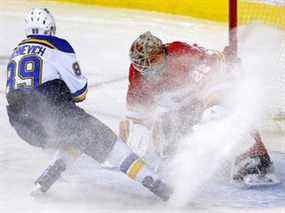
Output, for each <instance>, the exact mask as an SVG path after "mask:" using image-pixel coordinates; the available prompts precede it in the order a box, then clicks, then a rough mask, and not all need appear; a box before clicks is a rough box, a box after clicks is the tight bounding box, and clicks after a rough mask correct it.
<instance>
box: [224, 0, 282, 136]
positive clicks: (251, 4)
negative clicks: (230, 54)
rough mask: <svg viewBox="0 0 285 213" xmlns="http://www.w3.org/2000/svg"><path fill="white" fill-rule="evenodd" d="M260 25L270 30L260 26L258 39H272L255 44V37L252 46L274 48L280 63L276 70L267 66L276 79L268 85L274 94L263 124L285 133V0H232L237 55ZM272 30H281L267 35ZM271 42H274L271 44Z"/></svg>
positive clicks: (276, 61)
mask: <svg viewBox="0 0 285 213" xmlns="http://www.w3.org/2000/svg"><path fill="white" fill-rule="evenodd" d="M261 25H262V26H263V27H264V26H266V27H267V28H268V29H270V30H271V31H262V30H260V32H259V33H260V34H259V35H258V34H257V35H256V37H255V39H256V40H258V38H259V37H260V38H262V37H266V36H267V38H268V39H271V40H269V41H266V40H263V41H265V42H259V43H258V42H257V43H256V44H254V41H253V42H252V43H253V44H252V48H256V46H259V48H263V47H262V45H264V48H263V50H262V51H267V52H268V53H269V52H270V51H274V54H275V55H276V57H275V58H274V64H278V66H279V69H277V70H268V72H270V77H271V78H272V79H273V80H272V81H270V84H271V85H269V86H270V89H271V92H270V96H272V97H271V98H270V103H267V109H266V113H265V115H264V119H263V120H264V122H263V123H262V125H261V126H262V130H264V131H266V132H274V133H285V0H229V29H230V31H229V44H230V46H231V47H232V48H233V50H234V51H235V52H236V55H237V56H238V57H239V56H240V55H241V54H242V48H243V47H242V44H243V43H244V42H245V40H250V39H249V38H248V37H250V34H251V33H252V32H253V31H258V30H259V29H258V27H257V26H259V28H260V26H261ZM256 29H257V30H256ZM272 30H274V32H278V36H277V37H270V35H265V34H267V33H271V32H272ZM275 38H276V39H275ZM270 42H272V46H270V45H268V43H270ZM265 43H267V44H265ZM254 45H255V46H254ZM273 47H274V50H273Z"/></svg>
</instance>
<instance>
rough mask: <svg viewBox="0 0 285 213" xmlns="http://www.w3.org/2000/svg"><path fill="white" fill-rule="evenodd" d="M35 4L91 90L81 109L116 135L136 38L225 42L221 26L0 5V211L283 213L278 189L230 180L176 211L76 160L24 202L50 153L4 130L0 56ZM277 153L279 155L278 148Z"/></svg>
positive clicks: (204, 188)
mask: <svg viewBox="0 0 285 213" xmlns="http://www.w3.org/2000/svg"><path fill="white" fill-rule="evenodd" d="M36 6H45V7H48V8H49V9H50V10H51V11H52V13H53V14H54V16H55V19H56V21H57V29H58V34H57V35H58V36H60V37H64V38H66V39H68V40H69V41H70V43H71V44H72V45H73V47H74V48H75V50H76V52H77V56H78V59H79V62H80V64H81V67H82V70H83V72H84V73H85V74H86V76H87V77H88V79H89V85H90V89H89V94H88V97H87V100H86V101H85V102H84V103H82V104H81V106H82V107H83V108H84V109H86V110H87V111H88V112H90V113H91V114H94V115H95V116H97V117H98V118H100V119H102V121H104V122H105V123H106V124H108V125H109V126H110V127H111V128H113V129H114V130H115V131H117V125H118V121H119V119H120V118H123V117H124V112H125V95H126V90H127V75H128V66H129V60H128V49H129V46H130V44H131V42H132V41H133V40H134V39H135V38H136V37H137V36H138V35H139V34H141V33H142V32H144V31H147V30H151V31H152V32H153V34H155V35H157V36H159V37H160V38H161V39H162V40H163V41H164V42H169V41H173V40H182V41H185V42H189V43H193V42H197V43H199V44H200V45H202V46H206V47H208V48H212V49H220V50H221V49H222V48H223V47H224V46H225V44H226V41H227V31H226V27H225V26H222V25H215V24H213V23H211V22H201V21H198V20H194V19H188V18H183V17H175V16H167V15H161V14H155V13H145V12H144V13H142V12H130V11H127V10H111V9H103V8H97V7H85V6H78V5H69V4H66V5H62V4H56V3H46V2H45V3H40V2H39V1H24V0H23V1H20V0H19V1H16V0H8V1H6V0H0V51H1V52H0V60H1V61H0V69H1V72H0V96H1V97H0V102H1V104H0V113H1V116H0V126H1V131H0V138H1V140H0V147H1V148H0V174H1V175H0V212H9V213H14V212H19V213H20V212H21V213H23V212H32V213H34V212H37V213H44V212H51V213H57V212H58V213H64V212H68V213H78V212H93V213H99V212H151V213H154V212H165V213H167V212H191V211H192V212H243V211H248V212H259V211H262V212H284V211H285V204H284V199H285V187H284V185H283V184H282V185H280V186H278V187H272V188H263V189H255V190H247V189H240V188H236V187H234V186H233V185H231V184H230V183H229V182H228V179H227V178H222V179H221V178H211V177H210V178H208V179H205V180H204V181H203V182H200V183H199V188H198V191H197V193H195V195H194V197H193V199H191V201H189V203H188V204H187V205H186V206H183V207H176V206H173V205H169V204H165V203H161V202H160V201H159V200H158V199H157V198H155V197H154V196H153V195H152V194H150V193H149V192H148V191H146V190H145V189H144V188H142V187H141V186H139V185H137V184H136V183H134V182H132V181H129V180H128V179H127V178H126V177H125V176H123V175H121V174H119V173H117V172H114V171H112V170H106V169H101V168H100V167H99V166H98V165H97V164H96V163H95V162H94V161H93V160H92V159H90V158H88V157H83V158H82V159H80V160H79V161H78V162H77V163H76V164H75V165H74V167H73V168H72V169H71V170H69V171H68V172H67V173H66V174H65V175H64V176H63V178H62V179H61V180H60V181H59V182H58V183H56V185H55V186H54V187H53V188H52V189H51V190H50V191H49V192H48V193H47V195H46V196H44V197H42V198H37V199H33V198H32V197H31V196H29V193H30V191H31V189H32V187H33V181H34V180H35V179H36V178H37V177H38V176H39V175H40V173H41V172H42V170H43V169H45V168H46V166H47V165H48V162H49V160H50V157H51V153H49V152H42V150H40V149H37V148H34V147H31V146H29V145H27V144H26V143H25V142H23V141H22V140H21V139H20V138H19V137H18V136H17V135H16V133H15V131H14V130H13V129H12V128H11V126H10V125H9V122H8V117H7V114H6V111H5V104H6V100H5V95H4V88H5V80H6V76H5V75H6V74H5V72H4V69H5V63H6V61H5V60H3V59H1V56H7V55H8V54H9V53H10V52H11V50H12V49H13V48H14V47H15V45H16V44H17V43H18V42H19V41H21V40H22V39H23V38H24V30H23V23H24V21H23V15H24V13H25V12H26V11H27V10H28V9H30V8H32V7H36ZM270 140H271V138H268V141H270ZM268 143H270V142H268ZM275 144H276V143H275ZM274 147H276V148H275V150H278V147H279V146H278V145H276V146H274ZM273 158H274V160H275V161H276V168H277V171H278V174H279V175H280V176H281V177H282V180H283V181H285V179H284V177H285V172H284V171H285V170H284V168H285V157H284V156H283V155H282V154H279V153H274V155H273ZM190 163H191V162H189V164H190ZM204 163H205V162H204ZM218 176H219V175H218ZM189 181H190V180H189ZM188 186H189V184H188ZM190 186H191V184H190ZM186 194H187V193H186Z"/></svg>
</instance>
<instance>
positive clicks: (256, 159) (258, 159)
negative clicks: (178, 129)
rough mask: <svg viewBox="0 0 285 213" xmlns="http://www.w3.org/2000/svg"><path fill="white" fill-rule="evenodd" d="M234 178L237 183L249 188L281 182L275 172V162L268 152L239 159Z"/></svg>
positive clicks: (236, 163) (234, 170)
mask: <svg viewBox="0 0 285 213" xmlns="http://www.w3.org/2000/svg"><path fill="white" fill-rule="evenodd" d="M232 179H233V181H234V182H235V183H237V184H239V185H241V186H245V187H248V188H252V187H264V186H274V185H277V184H279V183H280V180H279V179H278V178H277V176H276V175H275V174H274V166H273V162H272V161H271V160H270V157H269V155H268V154H265V155H262V156H261V155H256V156H249V157H247V158H245V159H237V160H236V162H235V166H234V169H233V175H232Z"/></svg>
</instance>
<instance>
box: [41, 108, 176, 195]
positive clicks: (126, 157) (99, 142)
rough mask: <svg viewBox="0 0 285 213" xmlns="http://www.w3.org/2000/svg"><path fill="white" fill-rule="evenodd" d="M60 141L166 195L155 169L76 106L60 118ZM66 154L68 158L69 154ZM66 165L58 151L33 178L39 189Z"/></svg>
mask: <svg viewBox="0 0 285 213" xmlns="http://www.w3.org/2000/svg"><path fill="white" fill-rule="evenodd" d="M61 141H62V142H61V144H62V146H63V147H70V146H71V147H73V149H74V150H75V151H78V153H84V154H87V155H89V156H91V157H92V158H93V159H94V160H96V161H98V162H99V163H103V162H105V161H108V162H109V163H111V164H112V165H113V166H114V167H115V168H118V169H119V170H120V171H121V172H123V173H125V174H127V175H128V176H129V177H130V178H132V179H134V180H136V181H138V182H140V183H141V184H142V185H143V186H145V187H146V188H148V189H149V190H150V191H151V192H153V193H154V194H156V195H157V196H159V197H160V198H162V199H163V200H167V199H168V198H169V196H170V193H171V190H170V189H169V187H168V186H167V185H166V184H165V183H163V182H162V181H161V180H160V179H159V178H158V176H157V175H156V174H155V172H153V171H152V170H151V169H149V168H148V166H147V165H145V163H144V162H143V161H142V160H141V159H140V158H139V157H138V156H137V155H136V154H134V153H133V152H132V151H131V150H130V148H129V147H128V146H127V145H126V144H125V143H124V142H122V140H121V139H120V138H118V137H117V136H116V134H115V133H114V132H113V131H112V130H111V129H110V128H109V127H107V126H106V125H105V124H104V123H102V122H101V121H99V120H98V119H96V118H94V117H93V116H91V115H89V114H88V113H86V112H85V111H84V110H82V109H80V108H79V107H76V108H73V110H72V114H69V116H68V117H65V118H64V119H61ZM64 153H65V154H66V153H67V152H64ZM75 153H76V152H75ZM67 156H68V158H70V156H72V155H70V154H68V155H67ZM74 156H77V154H75V155H74ZM68 158H67V159H68ZM67 167H68V164H67V163H66V159H64V158H63V156H61V155H58V156H57V157H56V159H55V160H54V161H53V163H52V164H51V165H50V166H49V167H48V168H47V169H46V170H45V172H43V174H42V175H41V176H40V178H39V179H38V180H37V181H36V184H38V185H41V186H42V187H40V188H42V190H41V191H42V192H46V191H47V190H48V189H49V188H50V187H51V186H52V184H53V183H55V182H56V180H57V179H58V178H59V177H60V175H61V173H62V172H64V171H65V170H66V168H67Z"/></svg>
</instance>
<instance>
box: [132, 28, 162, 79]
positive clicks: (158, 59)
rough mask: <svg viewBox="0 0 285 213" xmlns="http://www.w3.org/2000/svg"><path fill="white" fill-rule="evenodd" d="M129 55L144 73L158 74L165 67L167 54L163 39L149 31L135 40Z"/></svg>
mask: <svg viewBox="0 0 285 213" xmlns="http://www.w3.org/2000/svg"><path fill="white" fill-rule="evenodd" d="M129 57H130V60H131V62H132V64H133V66H134V67H135V69H136V70H137V71H139V72H140V73H142V75H149V74H154V75H157V74H159V73H160V72H161V71H162V69H163V68H164V65H165V57H166V55H165V50H164V47H163V44H162V41H161V40H160V39H159V38H157V37H155V36H154V35H152V34H151V32H149V31H147V32H145V33H143V34H142V35H140V36H139V37H138V38H137V39H136V40H135V41H134V42H133V44H132V46H131V48H130V52H129Z"/></svg>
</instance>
